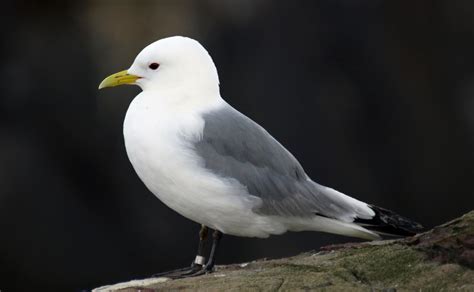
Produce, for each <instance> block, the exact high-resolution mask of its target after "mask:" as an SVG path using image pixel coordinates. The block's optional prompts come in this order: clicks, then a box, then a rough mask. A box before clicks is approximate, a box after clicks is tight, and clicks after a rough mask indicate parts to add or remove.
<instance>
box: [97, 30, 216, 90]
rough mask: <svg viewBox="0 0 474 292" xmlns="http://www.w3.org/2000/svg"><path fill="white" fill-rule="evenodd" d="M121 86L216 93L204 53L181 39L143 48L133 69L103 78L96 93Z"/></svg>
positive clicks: (212, 67)
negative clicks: (106, 88) (99, 90)
mask: <svg viewBox="0 0 474 292" xmlns="http://www.w3.org/2000/svg"><path fill="white" fill-rule="evenodd" d="M123 84H132V85H138V86H140V87H141V88H142V90H144V91H145V90H173V89H184V90H199V91H204V90H205V91H208V92H214V91H216V90H217V92H218V91H219V78H218V75H217V70H216V67H215V65H214V62H213V61H212V59H211V57H210V56H209V54H208V52H207V51H206V49H205V48H204V47H203V46H202V45H201V44H200V43H199V42H197V41H195V40H193V39H191V38H187V37H181V36H173V37H169V38H164V39H161V40H158V41H156V42H154V43H152V44H150V45H148V46H147V47H146V48H144V49H143V50H142V51H141V52H140V53H139V54H138V56H137V57H136V58H135V61H134V62H133V64H132V66H131V67H130V68H129V69H127V70H123V71H121V72H118V73H115V74H113V75H111V76H109V77H107V78H105V79H104V80H103V81H102V82H101V83H100V85H99V89H102V88H105V87H112V86H117V85H123Z"/></svg>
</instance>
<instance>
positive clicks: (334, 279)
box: [99, 211, 474, 292]
mask: <svg viewBox="0 0 474 292" xmlns="http://www.w3.org/2000/svg"><path fill="white" fill-rule="evenodd" d="M473 266H474V211H473V212H470V213H468V214H466V215H464V216H463V217H461V218H459V219H456V220H453V221H451V222H449V223H446V224H445V225H442V226H439V227H437V228H435V229H433V230H430V231H429V232H426V233H423V234H420V235H418V236H415V237H412V238H408V239H402V240H390V241H379V242H369V243H361V244H351V245H341V246H334V247H332V248H329V249H326V250H325V251H322V252H317V253H316V252H315V253H304V254H301V255H298V256H295V257H291V258H285V259H278V260H268V261H266V260H261V261H255V262H252V263H249V264H247V265H229V266H219V267H218V269H217V271H216V272H215V273H213V274H210V275H205V276H201V277H196V278H189V279H181V280H173V281H171V280H170V281H166V282H163V283H156V282H155V283H149V284H146V283H144V284H141V285H140V286H139V287H138V286H134V285H131V286H128V287H126V285H125V287H124V286H123V285H122V286H121V287H120V288H119V287H117V288H113V287H108V289H109V290H108V291H127V292H128V291H139V290H141V291H168V290H190V291H191V290H192V291H224V290H227V291H241V290H245V291H295V290H297V291H301V290H319V291H415V290H416V291H453V290H456V291H474V270H473V269H472V268H473ZM145 282H146V281H145ZM99 291H101V290H99Z"/></svg>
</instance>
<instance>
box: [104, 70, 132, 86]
mask: <svg viewBox="0 0 474 292" xmlns="http://www.w3.org/2000/svg"><path fill="white" fill-rule="evenodd" d="M139 78H140V77H139V76H136V75H132V74H128V72H127V70H123V71H120V72H118V73H115V74H112V75H110V76H109V77H107V78H105V79H104V80H103V81H102V82H101V83H100V84H99V89H102V88H106V87H114V86H117V85H123V84H135V81H137V79H139Z"/></svg>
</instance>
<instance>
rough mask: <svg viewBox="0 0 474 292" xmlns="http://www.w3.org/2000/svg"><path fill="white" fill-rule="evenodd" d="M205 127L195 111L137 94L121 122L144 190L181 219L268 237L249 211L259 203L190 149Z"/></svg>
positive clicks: (242, 233)
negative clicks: (213, 170) (208, 168)
mask: <svg viewBox="0 0 474 292" xmlns="http://www.w3.org/2000/svg"><path fill="white" fill-rule="evenodd" d="M216 106H218V105H216ZM203 127H204V121H203V120H202V118H201V116H200V114H199V113H197V112H196V111H189V110H186V109H183V108H180V109H177V108H176V107H174V106H172V105H170V104H166V103H163V102H160V99H159V97H157V96H156V95H155V96H151V95H147V94H145V93H141V94H140V95H139V96H137V97H136V98H135V99H134V100H133V102H132V103H131V104H130V107H129V109H128V111H127V115H126V118H125V122H124V137H125V146H126V149H127V154H128V157H129V159H130V162H131V163H132V165H133V167H134V169H135V171H136V172H137V174H138V176H139V177H140V178H141V180H142V181H143V182H144V183H145V185H146V186H147V187H148V189H149V190H150V191H151V192H152V193H153V194H154V195H155V196H157V197H158V198H159V199H160V200H161V201H162V202H163V203H165V204H166V205H167V206H168V207H170V208H172V209H173V210H175V211H176V212H178V213H180V214H181V215H183V216H185V217H187V218H189V219H191V220H193V221H196V222H198V223H200V224H204V225H207V226H209V227H211V228H214V229H218V230H220V231H222V232H224V233H229V234H234V235H241V236H258V237H262V236H268V232H267V231H264V230H262V227H263V226H258V225H259V222H260V221H262V220H263V221H267V220H266V219H264V218H261V216H258V215H256V214H254V213H253V212H252V211H251V209H252V208H253V207H254V206H255V205H256V204H258V203H259V200H260V199H258V198H256V197H253V196H250V195H246V194H247V191H246V189H245V188H244V187H242V188H239V187H236V185H235V183H234V184H231V183H230V182H229V181H228V180H225V179H222V178H221V177H217V176H215V175H213V174H212V173H210V172H209V171H208V170H206V169H205V168H204V167H203V165H202V161H200V159H199V157H198V156H197V155H196V154H195V153H194V152H193V151H192V142H193V141H196V140H197V139H199V138H200V136H201V135H202V131H203ZM261 223H263V224H264V225H267V223H268V222H261ZM267 227H268V226H265V228H267ZM273 229H274V228H273ZM277 229H278V228H277ZM278 231H279V230H278ZM282 231H283V230H281V231H279V232H280V233H281V232H282ZM271 233H274V232H271Z"/></svg>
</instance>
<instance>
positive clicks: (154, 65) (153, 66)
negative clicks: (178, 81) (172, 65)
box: [148, 63, 160, 70]
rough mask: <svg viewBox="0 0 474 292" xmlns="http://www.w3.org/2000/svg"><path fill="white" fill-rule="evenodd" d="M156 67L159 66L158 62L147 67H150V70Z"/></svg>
mask: <svg viewBox="0 0 474 292" xmlns="http://www.w3.org/2000/svg"><path fill="white" fill-rule="evenodd" d="M158 67H160V64H158V63H151V64H150V65H149V66H148V68H150V69H151V70H156V69H158Z"/></svg>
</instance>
